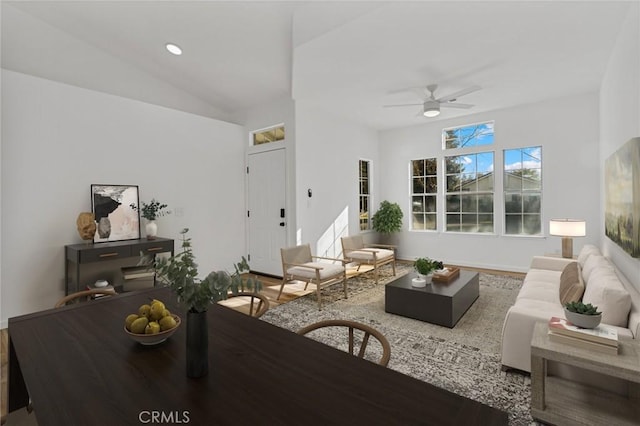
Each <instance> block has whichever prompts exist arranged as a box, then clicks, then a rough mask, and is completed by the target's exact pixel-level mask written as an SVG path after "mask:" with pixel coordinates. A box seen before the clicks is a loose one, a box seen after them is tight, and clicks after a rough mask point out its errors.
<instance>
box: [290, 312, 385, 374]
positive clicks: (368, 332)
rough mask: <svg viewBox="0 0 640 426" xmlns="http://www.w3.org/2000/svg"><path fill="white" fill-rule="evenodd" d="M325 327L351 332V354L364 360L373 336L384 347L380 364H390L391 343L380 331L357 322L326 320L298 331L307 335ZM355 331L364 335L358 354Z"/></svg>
mask: <svg viewBox="0 0 640 426" xmlns="http://www.w3.org/2000/svg"><path fill="white" fill-rule="evenodd" d="M325 327H344V328H347V329H348V330H349V334H348V336H349V353H350V354H351V355H355V356H357V357H358V358H364V354H365V351H366V349H367V344H368V343H369V337H370V336H373V337H374V338H375V339H376V340H378V342H379V343H380V346H381V347H382V356H381V357H380V360H379V361H378V364H380V365H382V366H385V367H386V366H387V365H388V364H389V359H390V358H391V345H390V344H389V341H388V340H387V338H386V337H384V335H383V334H382V333H380V332H379V331H378V330H376V329H375V328H373V327H370V326H368V325H366V324H362V323H359V322H356V321H349V320H325V321H319V322H316V323H313V324H310V325H308V326H306V327H304V328H301V329H300V330H298V334H300V335H305V334H307V333H309V332H311V331H313V330H317V329H319V328H325ZM354 330H360V331H362V332H363V333H364V335H363V337H362V342H361V343H360V350H359V351H358V353H357V354H356V353H355V352H354V346H355V336H354Z"/></svg>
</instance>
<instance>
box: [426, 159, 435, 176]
mask: <svg viewBox="0 0 640 426" xmlns="http://www.w3.org/2000/svg"><path fill="white" fill-rule="evenodd" d="M425 172H426V173H425V174H426V175H437V174H438V160H436V159H435V158H430V159H428V160H425Z"/></svg>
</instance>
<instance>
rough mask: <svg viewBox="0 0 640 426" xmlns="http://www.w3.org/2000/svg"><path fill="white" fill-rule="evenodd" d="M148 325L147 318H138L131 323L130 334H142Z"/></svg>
mask: <svg viewBox="0 0 640 426" xmlns="http://www.w3.org/2000/svg"><path fill="white" fill-rule="evenodd" d="M147 324H149V320H148V319H147V317H144V316H142V317H140V318H138V319H137V320H135V321H133V322H132V323H131V332H132V333H136V334H144V329H145V328H146V327H147Z"/></svg>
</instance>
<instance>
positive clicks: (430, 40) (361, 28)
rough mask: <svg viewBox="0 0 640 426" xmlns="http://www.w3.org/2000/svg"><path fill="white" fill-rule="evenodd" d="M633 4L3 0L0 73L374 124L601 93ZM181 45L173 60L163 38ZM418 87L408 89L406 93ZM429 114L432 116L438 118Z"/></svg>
mask: <svg viewBox="0 0 640 426" xmlns="http://www.w3.org/2000/svg"><path fill="white" fill-rule="evenodd" d="M629 7H630V2H629V1H620V2H615V1H570V2H547V1H528V2H526V1H498V2H496V1H447V2H444V1H442V2H436V1H422V2H418V1H412V2H404V1H390V2H368V1H342V2H335V1H334V2H324V1H308V2H271V1H258V2H246V1H233V2H221V1H120V2H114V1H29V2H24V1H15V2H14V1H3V2H2V10H1V18H2V67H3V68H5V69H9V70H14V71H19V72H23V73H27V74H32V75H35V76H39V77H43V78H47V79H51V80H56V81H60V82H64V83H67V84H73V85H76V86H80V87H84V88H88V89H92V90H98V91H102V92H105V93H110V94H114V95H118V96H124V97H128V98H132V99H138V100H141V101H145V102H149V103H154V104H158V105H163V106H167V107H170V108H175V109H178V110H184V111H188V112H192V113H196V114H201V115H205V116H209V117H213V118H218V119H222V120H229V121H235V120H236V118H237V117H238V116H240V115H239V113H241V112H242V111H244V110H246V109H248V108H251V107H253V106H257V105H262V104H266V103H268V102H270V101H274V100H279V99H282V98H293V99H294V100H296V101H299V102H305V104H307V105H312V106H315V107H317V108H320V109H323V110H326V111H328V112H330V113H332V114H336V115H338V116H341V117H343V118H345V119H349V120H354V121H357V122H360V123H363V124H366V125H368V126H371V127H373V128H376V129H387V128H394V127H400V126H408V125H414V124H420V123H423V122H425V121H426V120H429V119H427V118H425V117H423V116H421V115H419V113H420V108H421V107H420V106H413V107H400V108H383V105H385V104H396V103H420V101H421V99H420V95H419V93H418V92H416V90H411V89H410V88H415V87H424V86H426V85H427V84H438V85H439V88H438V91H437V92H436V97H439V96H443V95H447V94H449V93H452V92H456V91H458V90H461V89H465V88H467V87H470V86H474V85H477V86H480V87H481V88H482V89H481V90H479V91H477V92H474V93H472V94H469V95H467V96H465V97H464V98H462V99H460V102H463V103H470V104H473V105H475V106H474V107H473V108H471V109H469V110H460V109H444V108H443V111H442V114H441V115H440V116H439V117H438V119H441V118H450V117H455V116H460V115H463V114H469V113H475V112H482V111H490V110H494V109H500V108H507V107H511V106H514V105H520V104H526V103H532V102H537V101H542V100H545V99H551V98H556V97H562V96H568V95H572V94H578V93H585V92H589V91H596V90H598V87H599V84H600V81H601V79H602V76H603V73H604V71H605V68H606V64H607V60H608V58H609V55H610V54H611V51H612V48H613V46H614V44H615V41H616V37H617V35H618V32H619V30H620V27H621V26H622V25H623V24H624V20H625V18H626V14H627V13H629ZM168 42H173V43H176V44H178V45H180V46H181V47H182V49H183V52H184V53H183V55H182V56H179V57H176V56H172V55H169V54H168V53H167V52H166V50H165V49H164V46H165V43H168ZM404 89H409V90H404ZM432 120H433V119H432Z"/></svg>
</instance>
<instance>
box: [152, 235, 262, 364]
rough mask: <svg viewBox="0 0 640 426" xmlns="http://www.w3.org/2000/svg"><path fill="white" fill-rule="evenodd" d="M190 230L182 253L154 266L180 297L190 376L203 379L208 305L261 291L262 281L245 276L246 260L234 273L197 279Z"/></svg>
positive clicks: (247, 268) (184, 238) (210, 274)
mask: <svg viewBox="0 0 640 426" xmlns="http://www.w3.org/2000/svg"><path fill="white" fill-rule="evenodd" d="M187 232H189V229H188V228H185V229H183V230H182V231H181V232H180V234H181V235H182V251H181V252H179V253H177V254H175V255H174V256H172V257H170V258H168V259H167V258H158V259H156V260H155V261H154V263H153V268H154V269H155V271H156V276H157V279H158V281H160V282H161V283H164V284H165V285H167V286H168V287H169V288H170V289H171V290H172V291H173V292H174V293H175V294H176V296H177V298H178V302H180V303H181V304H182V305H184V307H185V309H186V310H187V376H189V377H201V376H204V375H206V374H207V372H208V370H209V366H208V326H207V309H208V308H209V304H211V303H217V302H219V301H220V300H225V299H227V297H228V296H229V292H231V294H238V292H239V291H244V290H251V291H254V292H258V291H259V290H260V289H261V288H262V284H261V283H260V281H259V280H257V279H256V278H254V277H251V276H243V274H244V273H245V272H248V271H249V264H248V263H247V261H246V259H245V258H244V257H242V260H241V261H240V262H239V263H237V264H235V265H234V269H235V271H234V272H233V273H231V274H229V273H228V272H226V271H213V272H210V273H209V275H207V276H206V277H205V278H204V279H200V278H199V276H198V265H197V264H196V262H195V256H194V254H193V250H192V247H191V238H188V237H187Z"/></svg>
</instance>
